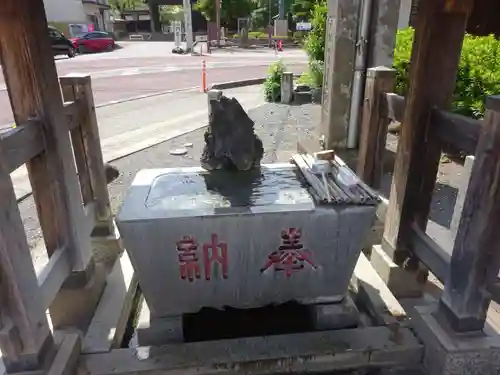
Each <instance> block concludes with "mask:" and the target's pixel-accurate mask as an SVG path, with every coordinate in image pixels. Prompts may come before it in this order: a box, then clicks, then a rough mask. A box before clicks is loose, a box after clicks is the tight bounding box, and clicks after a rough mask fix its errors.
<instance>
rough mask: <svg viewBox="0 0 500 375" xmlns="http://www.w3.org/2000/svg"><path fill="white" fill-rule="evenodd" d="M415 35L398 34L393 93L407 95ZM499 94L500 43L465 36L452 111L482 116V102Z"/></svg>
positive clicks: (486, 38)
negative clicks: (490, 96)
mask: <svg viewBox="0 0 500 375" xmlns="http://www.w3.org/2000/svg"><path fill="white" fill-rule="evenodd" d="M413 34H414V31H413V29H411V28H408V29H403V30H400V31H398V34H397V39H396V49H395V51H394V68H395V69H396V72H397V73H396V92H397V93H398V94H401V95H406V92H407V90H408V77H409V72H410V58H411V49H412V44H413ZM496 94H500V40H498V39H496V38H495V37H494V36H486V37H475V36H471V35H466V36H465V39H464V44H463V47H462V55H461V59H460V67H459V71H458V77H457V85H456V88H455V93H454V98H453V111H454V112H457V113H460V114H462V115H465V116H469V117H473V118H481V117H482V116H483V114H484V101H485V99H486V97H487V96H489V95H496Z"/></svg>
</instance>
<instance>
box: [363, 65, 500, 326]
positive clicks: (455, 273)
mask: <svg viewBox="0 0 500 375" xmlns="http://www.w3.org/2000/svg"><path fill="white" fill-rule="evenodd" d="M394 79H395V72H394V71H393V70H392V69H387V68H373V69H370V70H369V72H368V75H367V86H366V91H365V103H364V108H363V111H364V112H363V118H362V126H361V141H360V153H359V161H358V169H357V173H358V175H359V176H360V177H361V178H362V179H363V180H364V181H365V182H367V183H368V184H370V185H372V186H376V187H378V186H379V185H380V179H381V177H382V173H383V172H382V169H383V167H382V166H383V159H384V153H385V147H386V137H387V127H388V124H389V122H390V121H397V122H400V123H402V129H403V128H404V127H405V126H406V124H405V123H404V118H405V106H406V104H405V98H403V97H401V96H399V95H396V94H394V93H391V91H392V88H393V87H394ZM486 109H487V111H486V115H485V117H484V120H482V121H479V120H474V119H470V118H467V117H465V116H461V115H458V114H454V113H451V112H449V111H444V110H440V109H437V108H432V109H431V110H430V118H429V119H428V121H429V126H428V132H427V134H424V135H423V136H424V137H425V140H426V141H427V142H428V143H431V144H432V143H435V142H436V140H438V144H439V145H440V149H439V152H441V151H442V148H443V146H445V145H451V146H452V147H453V149H456V150H460V151H463V152H465V154H467V155H475V161H474V164H473V167H472V172H471V177H470V181H469V185H468V188H467V192H466V196H465V199H464V203H463V210H462V212H461V217H460V219H459V220H458V229H457V233H456V237H455V240H454V245H453V249H449V250H452V251H449V252H448V251H445V250H444V249H442V248H441V247H440V246H439V245H438V244H437V243H436V242H435V241H434V240H432V239H431V238H430V237H429V236H428V235H427V234H426V233H425V226H426V223H427V220H428V217H425V218H423V220H422V218H420V219H419V221H420V222H418V221H417V220H416V219H412V218H409V219H408V218H405V217H403V218H402V219H401V223H400V225H399V228H400V229H399V231H400V232H401V233H403V235H402V236H400V238H401V244H400V246H402V247H405V248H407V249H408V250H409V253H408V254H407V258H412V257H416V258H418V260H419V261H421V262H422V263H423V264H424V265H426V266H427V267H428V268H429V269H430V271H431V272H432V273H433V274H434V275H435V276H436V277H437V278H438V279H439V280H440V281H441V282H443V283H444V285H445V289H444V292H443V294H442V296H441V302H442V303H441V305H442V306H444V309H446V310H450V311H448V315H449V316H450V317H451V318H452V320H456V322H455V323H457V324H456V325H455V328H456V329H457V330H460V331H462V330H463V331H470V330H475V329H480V328H482V326H483V325H484V321H485V318H486V310H487V308H488V305H489V301H490V300H491V299H493V300H495V301H496V302H499V303H500V283H499V281H498V277H497V273H498V267H499V260H500V252H498V251H497V250H496V247H497V246H498V244H499V243H500V242H499V241H500V231H499V230H498V227H499V223H498V221H499V219H500V186H497V184H498V182H497V181H498V180H499V178H500V96H493V97H489V98H487V101H486ZM414 137H418V134H414ZM410 140H411V138H410ZM403 142H405V140H403V141H402V140H401V138H400V141H399V144H398V155H397V157H398V158H404V157H406V155H407V153H406V149H409V148H410V146H409V145H408V144H407V143H403ZM425 152H426V150H422V155H421V164H424V166H422V165H420V166H412V168H425V163H426V157H425V156H426V155H425ZM414 172H415V171H413V170H411V169H410V170H409V171H408V172H407V174H408V175H411V174H412V173H414ZM395 173H396V174H395V175H394V177H393V189H391V195H390V198H389V200H390V203H389V205H391V201H394V202H393V204H395V203H397V200H398V199H399V196H400V195H401V193H402V192H400V191H396V190H395V189H394V186H395V183H394V180H397V179H398V178H400V176H399V175H398V174H397V171H395ZM435 177H436V174H434V180H435ZM419 199H422V197H421V196H420V197H419ZM425 199H426V201H425V202H420V203H421V204H424V205H426V204H427V205H430V199H431V197H430V196H429V197H425ZM393 220H394V218H393V217H391V216H390V213H389V214H388V215H387V216H386V218H385V226H386V228H387V227H388V226H389V227H390V226H391V225H392V221H393ZM422 222H424V224H423V225H422ZM497 233H498V234H497ZM386 236H387V230H386V233H385V234H384V239H383V240H382V241H383V242H384V241H386ZM450 254H451V256H450ZM450 312H451V314H450ZM461 318H463V319H464V320H466V322H459V320H460V319H461Z"/></svg>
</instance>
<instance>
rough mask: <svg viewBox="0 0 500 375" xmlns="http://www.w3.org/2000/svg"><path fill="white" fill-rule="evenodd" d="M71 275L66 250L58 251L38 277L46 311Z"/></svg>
mask: <svg viewBox="0 0 500 375" xmlns="http://www.w3.org/2000/svg"><path fill="white" fill-rule="evenodd" d="M70 274H71V264H70V262H69V259H68V253H67V251H66V249H64V248H61V249H57V250H56V251H55V252H54V253H53V254H52V255H51V257H50V259H49V262H48V263H47V264H46V265H45V267H44V268H43V269H42V271H41V272H40V274H39V275H38V285H39V286H40V295H41V298H42V300H43V305H44V307H45V309H48V308H49V306H50V304H51V303H52V301H53V300H54V298H55V296H56V295H57V293H58V292H59V289H61V286H62V285H63V284H64V281H65V280H66V279H67V278H68V276H69V275H70Z"/></svg>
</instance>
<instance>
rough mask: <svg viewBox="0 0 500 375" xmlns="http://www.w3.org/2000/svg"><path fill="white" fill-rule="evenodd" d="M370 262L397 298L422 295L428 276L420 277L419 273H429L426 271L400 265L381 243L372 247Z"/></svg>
mask: <svg viewBox="0 0 500 375" xmlns="http://www.w3.org/2000/svg"><path fill="white" fill-rule="evenodd" d="M370 262H371V264H372V267H373V268H374V269H375V270H376V271H377V273H378V274H379V276H380V277H381V278H382V280H383V281H384V283H385V284H386V285H387V286H388V288H389V290H390V291H391V292H392V294H394V296H395V297H396V298H417V297H420V296H421V295H422V293H423V288H424V286H425V280H426V277H425V278H423V277H419V274H420V273H422V272H423V273H424V274H425V275H427V273H426V271H424V270H420V269H419V270H416V271H414V272H410V271H408V270H406V269H404V268H403V267H400V266H399V265H397V264H396V263H394V261H393V260H392V259H391V258H390V257H389V256H388V255H387V253H386V252H385V251H384V250H383V249H382V246H381V245H375V246H373V247H372V251H371V255H370ZM421 281H422V282H421Z"/></svg>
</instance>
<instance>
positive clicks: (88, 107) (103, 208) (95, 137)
mask: <svg viewBox="0 0 500 375" xmlns="http://www.w3.org/2000/svg"><path fill="white" fill-rule="evenodd" d="M60 82H61V85H62V87H63V90H64V89H65V88H66V87H73V88H76V87H77V88H78V103H79V106H80V111H79V113H80V115H81V118H80V129H81V130H80V131H81V141H82V144H81V145H82V146H83V151H84V155H85V160H86V165H87V170H88V178H89V180H90V185H91V194H92V198H93V199H95V201H96V204H97V211H96V214H97V216H96V218H97V222H98V225H99V227H100V229H101V232H102V229H105V232H106V233H107V234H111V233H113V223H112V220H111V210H110V203H109V194H108V185H107V181H106V175H105V172H104V160H103V156H102V148H101V141H100V137H99V127H98V124H97V116H96V113H95V104H94V95H93V93H92V82H91V79H90V76H89V75H83V74H72V75H68V76H65V77H61V78H60ZM71 85H72V86H71ZM84 203H85V204H86V203H89V202H88V201H86V200H85V199H84Z"/></svg>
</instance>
